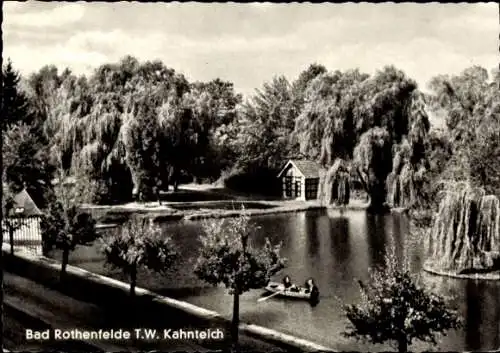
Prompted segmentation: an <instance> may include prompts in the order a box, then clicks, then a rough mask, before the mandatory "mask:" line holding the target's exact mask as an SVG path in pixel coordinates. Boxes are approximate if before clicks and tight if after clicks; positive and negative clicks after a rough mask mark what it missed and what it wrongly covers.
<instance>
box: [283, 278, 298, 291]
mask: <svg viewBox="0 0 500 353" xmlns="http://www.w3.org/2000/svg"><path fill="white" fill-rule="evenodd" d="M283 286H284V287H285V290H290V291H295V292H297V291H298V288H297V286H296V285H295V284H293V283H292V280H291V279H290V276H288V275H287V276H285V277H284V278H283Z"/></svg>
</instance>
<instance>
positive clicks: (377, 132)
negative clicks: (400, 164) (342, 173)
mask: <svg viewBox="0 0 500 353" xmlns="http://www.w3.org/2000/svg"><path fill="white" fill-rule="evenodd" d="M417 92H418V91H417V85H416V83H415V82H414V81H413V80H411V79H409V78H407V77H406V75H405V74H404V73H403V72H402V71H400V70H397V69H396V68H394V67H385V68H384V69H383V70H381V71H379V72H377V73H376V74H375V75H374V76H373V77H370V76H369V75H366V74H363V73H360V72H359V71H358V70H352V71H347V72H345V73H342V72H340V71H336V72H334V73H324V74H321V75H318V76H317V77H316V78H315V79H313V80H312V81H311V82H310V84H309V86H308V88H307V90H306V98H305V103H304V105H303V109H302V111H301V113H300V115H299V117H298V118H297V122H296V127H295V133H296V134H297V135H299V136H300V137H299V140H300V142H301V143H300V146H301V152H302V153H303V154H305V155H306V156H308V158H310V159H315V160H317V161H319V162H320V163H321V164H322V165H323V166H324V167H325V168H326V169H328V168H329V167H330V166H332V165H333V163H334V161H335V160H336V158H342V159H344V160H347V161H350V160H353V159H354V161H355V165H356V168H357V169H358V170H357V174H358V176H360V177H362V179H366V178H368V179H369V180H362V181H363V184H365V185H367V188H368V190H366V191H367V192H368V193H369V194H370V197H371V201H372V206H373V207H372V209H373V210H375V209H382V208H383V207H382V205H383V204H384V202H385V196H386V194H385V190H386V185H385V183H386V178H387V176H388V174H389V173H390V172H391V171H392V161H391V159H392V153H391V150H392V146H395V145H398V144H400V143H401V142H402V140H403V139H404V137H405V136H409V135H411V134H412V130H413V128H415V129H416V126H417V125H418V124H415V122H416V121H419V119H418V114H419V113H420V112H419V110H418V109H416V107H417V105H416V104H415V103H414V101H415V100H417V98H418V97H419V96H418V94H417ZM425 117H426V116H425ZM424 125H425V124H424ZM370 131H371V132H370ZM382 131H385V132H382ZM367 133H368V135H365V134H367ZM414 134H415V136H417V135H419V134H418V133H417V132H415V133H414ZM363 136H365V137H363ZM412 138H413V137H412ZM356 150H357V151H358V152H359V153H356ZM381 163H382V164H381ZM324 175H325V176H326V173H325V174H324ZM373 178H381V179H380V180H377V181H375V179H373Z"/></svg>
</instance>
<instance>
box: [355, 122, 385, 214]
mask: <svg viewBox="0 0 500 353" xmlns="http://www.w3.org/2000/svg"><path fill="white" fill-rule="evenodd" d="M391 147H392V146H391V139H390V135H389V133H388V132H387V130H386V129H383V128H380V127H375V128H373V129H370V130H368V131H367V132H365V133H364V134H363V135H362V136H361V139H360V142H359V144H358V145H357V146H356V148H355V150H354V165H355V167H356V168H358V169H359V170H361V172H360V174H361V175H362V176H365V184H366V187H367V188H368V190H367V192H368V194H369V195H370V206H369V211H373V212H379V211H383V210H385V209H386V207H385V199H386V185H385V180H386V178H387V176H388V175H389V173H390V171H391V169H392V168H391V167H392V151H391Z"/></svg>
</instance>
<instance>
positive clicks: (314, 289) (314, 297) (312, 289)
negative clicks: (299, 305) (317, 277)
mask: <svg viewBox="0 0 500 353" xmlns="http://www.w3.org/2000/svg"><path fill="white" fill-rule="evenodd" d="M305 288H306V293H311V294H310V299H311V302H317V301H318V298H319V289H318V286H316V283H314V279H312V278H309V279H308V280H307V281H306V283H305Z"/></svg>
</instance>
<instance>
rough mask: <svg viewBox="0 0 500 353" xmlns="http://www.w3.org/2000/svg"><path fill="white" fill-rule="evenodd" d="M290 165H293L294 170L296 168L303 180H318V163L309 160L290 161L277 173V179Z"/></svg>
mask: <svg viewBox="0 0 500 353" xmlns="http://www.w3.org/2000/svg"><path fill="white" fill-rule="evenodd" d="M290 165H293V166H294V167H295V168H297V169H298V170H299V172H300V173H301V174H302V175H303V176H304V177H305V178H308V179H309V178H319V170H320V165H319V164H318V163H316V162H314V161H309V160H294V159H291V160H289V161H288V162H287V164H286V165H285V166H284V167H283V169H282V170H281V171H280V172H279V174H278V178H279V177H281V175H282V174H283V173H284V172H285V171H286V170H287V169H288V167H289V166H290Z"/></svg>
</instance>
